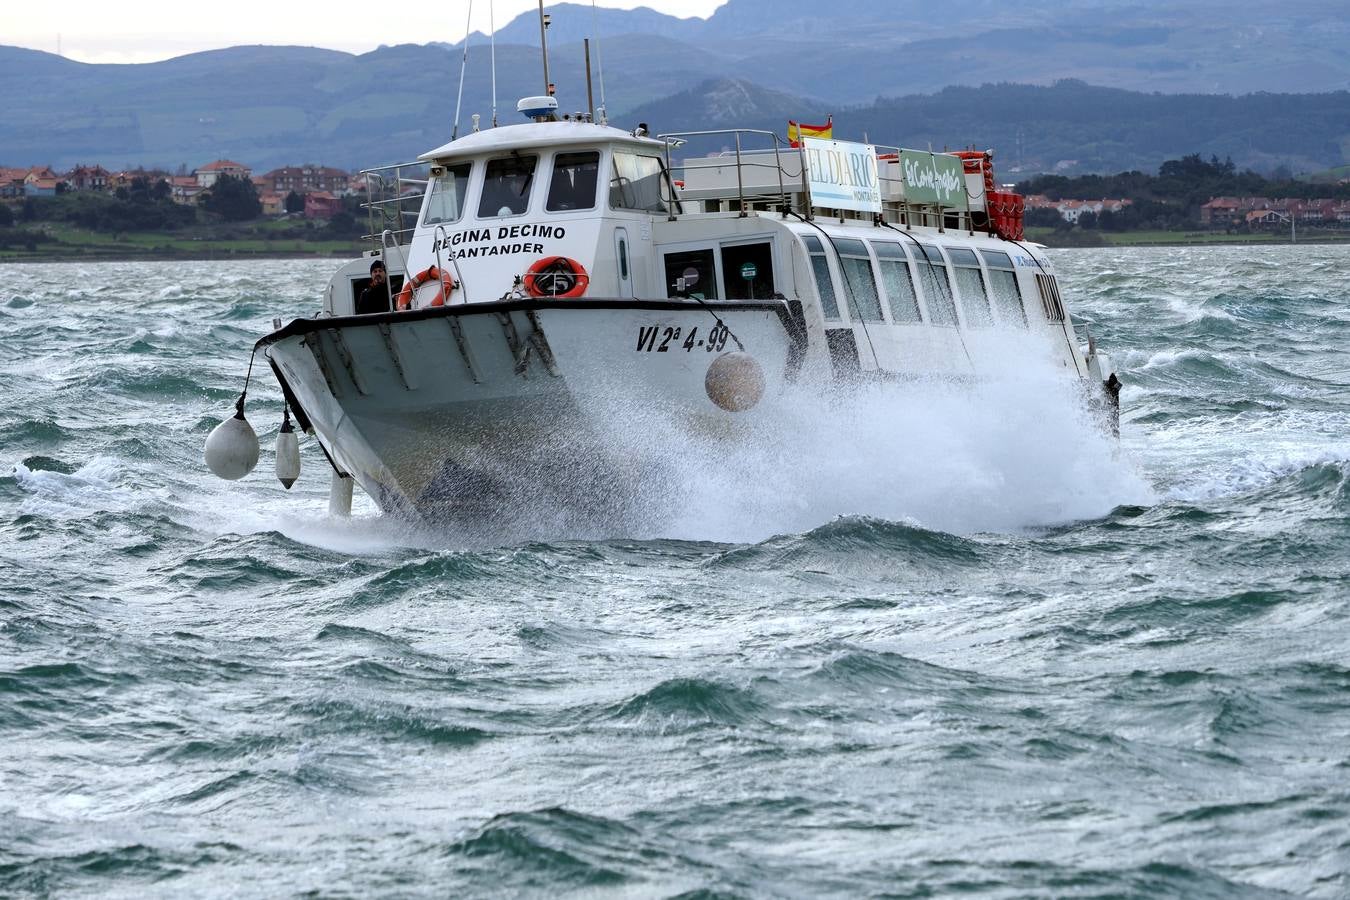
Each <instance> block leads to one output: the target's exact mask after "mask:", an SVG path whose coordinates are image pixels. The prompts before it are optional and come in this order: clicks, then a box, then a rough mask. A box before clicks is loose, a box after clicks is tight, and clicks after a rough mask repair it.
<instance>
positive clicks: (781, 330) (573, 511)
mask: <svg viewBox="0 0 1350 900" xmlns="http://www.w3.org/2000/svg"><path fill="white" fill-rule="evenodd" d="M796 323H797V320H796V319H795V318H794V317H793V315H792V312H791V310H790V309H789V307H788V305H787V304H786V303H784V302H781V301H771V302H760V303H716V304H714V303H707V304H704V303H698V302H690V301H634V300H613V301H607V300H586V301H556V300H539V301H530V300H523V301H506V302H501V303H491V304H468V305H461V306H455V307H442V308H437V309H429V310H415V311H411V312H406V313H392V314H379V315H368V316H349V317H341V318H328V319H302V320H297V321H295V322H292V323H291V324H290V325H288V326H286V327H285V328H283V329H280V330H279V331H277V332H274V333H273V334H271V335H268V336H267V337H265V338H263V339H262V340H261V341H260V342H259V346H260V348H262V349H263V352H264V353H265V354H266V356H267V358H268V360H269V361H270V362H271V365H272V368H273V371H274V372H275V373H276V375H277V378H278V380H279V381H280V382H281V385H282V388H283V390H284V391H285V394H286V397H287V400H288V402H289V403H290V404H291V406H292V409H293V411H294V412H295V413H296V415H297V417H298V418H299V419H300V422H301V425H302V426H304V427H305V428H306V430H307V431H312V433H313V434H314V435H315V436H316V437H317V439H318V441H319V443H320V444H321V445H322V446H323V448H324V451H325V453H326V454H327V455H328V457H329V459H330V460H331V462H332V463H333V465H334V467H335V468H336V469H338V470H339V471H341V472H343V473H346V474H350V475H351V476H352V477H354V478H355V479H356V480H357V482H358V483H359V484H360V485H361V487H362V489H363V490H365V491H366V493H367V494H369V495H370V496H371V497H372V498H373V499H374V500H375V502H376V503H377V504H378V505H379V507H380V508H381V509H382V510H383V511H384V512H386V513H390V514H393V515H396V516H399V517H403V518H408V519H414V520H430V521H435V522H443V521H447V520H448V521H463V522H480V521H484V520H488V521H493V522H501V521H503V520H505V519H507V518H511V517H515V516H519V515H524V516H530V515H538V514H539V510H549V511H550V514H553V515H559V516H563V517H566V519H567V521H565V522H562V523H560V524H564V525H567V526H569V527H577V526H578V525H582V524H584V522H578V521H577V519H594V520H603V521H606V522H611V523H612V522H614V521H616V520H619V521H621V520H622V517H623V513H624V510H625V508H626V507H627V506H629V505H630V504H632V503H634V502H638V503H640V502H641V498H640V495H641V493H642V491H643V488H642V485H643V484H644V482H648V481H650V475H651V473H652V472H653V471H654V470H655V469H658V468H659V467H660V464H661V461H662V455H663V454H664V453H666V452H668V447H667V446H665V445H664V443H665V442H663V441H661V440H657V439H654V435H656V434H658V433H661V432H664V431H666V430H668V429H674V430H677V431H679V432H681V433H683V434H686V435H695V436H697V437H698V438H699V439H701V440H711V441H717V440H723V439H730V438H732V437H734V433H735V432H736V430H737V429H738V428H740V427H743V423H745V422H747V421H749V420H751V419H753V417H754V416H755V415H757V414H758V412H757V410H750V411H748V412H741V413H733V412H728V411H726V410H724V409H722V408H720V407H718V406H717V405H716V404H715V403H714V402H713V401H712V400H711V399H710V398H709V395H708V392H707V391H706V390H705V378H706V375H707V372H708V367H709V365H710V364H711V363H712V361H713V360H715V359H717V358H718V357H719V356H722V355H723V354H725V353H728V352H731V351H735V350H737V348H738V345H739V346H743V347H744V350H745V352H746V353H748V354H749V355H750V356H752V357H753V358H754V360H755V361H756V363H757V364H758V367H759V369H760V370H761V372H762V374H763V377H764V383H765V399H764V401H763V404H762V405H771V404H772V402H773V398H774V397H776V396H777V395H778V394H780V393H781V391H782V390H783V387H784V385H785V384H786V383H787V382H788V381H789V380H791V379H792V378H793V377H794V375H795V371H796V367H797V366H798V365H799V363H800V358H801V338H800V329H799V328H798V326H797V325H796Z"/></svg>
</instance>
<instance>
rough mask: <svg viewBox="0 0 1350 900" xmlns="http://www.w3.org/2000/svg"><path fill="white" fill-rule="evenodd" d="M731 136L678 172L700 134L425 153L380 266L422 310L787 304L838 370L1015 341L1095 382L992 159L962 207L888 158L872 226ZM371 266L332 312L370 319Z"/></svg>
mask: <svg viewBox="0 0 1350 900" xmlns="http://www.w3.org/2000/svg"><path fill="white" fill-rule="evenodd" d="M706 134H708V133H698V135H699V136H706ZM724 134H731V135H734V136H735V143H736V149H735V150H734V151H728V152H726V153H723V154H720V155H716V156H706V157H698V158H693V159H687V160H685V161H684V162H682V163H677V162H675V161H674V160H673V159H672V152H673V151H675V150H678V149H679V148H680V146H681V144H682V143H683V142H684V141H685V140H686V139H687V138H685V137H683V136H663V137H662V138H661V139H655V138H652V137H648V136H647V135H646V134H645V133H644V130H643V129H638V130H637V131H636V132H633V133H630V132H626V131H622V130H619V129H616V128H612V127H608V126H604V125H598V124H594V123H591V122H589V121H585V120H584V119H583V117H581V116H579V115H578V116H577V118H576V120H570V118H569V120H566V121H534V122H530V123H528V124H522V125H512V126H505V127H498V128H493V129H489V130H484V131H475V132H473V133H471V134H469V135H467V136H465V137H462V138H460V139H458V140H455V141H452V142H450V143H448V144H446V145H444V146H442V147H439V148H437V149H435V150H432V151H430V152H429V153H426V154H424V155H423V156H422V157H421V159H420V162H421V164H422V165H424V166H425V170H424V171H425V172H426V174H425V177H424V178H423V179H413V180H410V179H405V178H402V177H401V173H395V177H394V179H393V180H394V183H395V188H394V190H393V191H392V192H391V193H392V195H393V196H392V199H381V200H373V201H372V203H371V207H372V209H373V210H374V211H376V212H381V211H383V210H382V207H385V206H388V207H392V208H393V209H394V212H393V214H392V215H386V216H385V219H384V221H385V222H386V223H387V224H388V225H389V226H394V227H388V228H385V229H381V230H380V231H379V232H378V233H375V234H374V236H375V237H376V238H377V239H378V240H380V243H381V249H380V250H379V251H375V252H374V253H373V254H372V256H376V255H379V256H382V258H384V259H385V261H386V264H387V266H388V270H389V274H390V276H391V278H390V280H391V282H393V283H394V284H395V287H394V288H393V289H392V290H391V292H390V296H391V298H397V295H398V293H399V290H400V288H401V287H402V286H403V285H405V284H406V285H409V287H408V288H407V289H406V290H405V291H403V293H404V294H405V295H406V296H405V298H404V300H405V305H407V306H411V307H416V306H422V305H427V304H428V303H433V304H440V303H447V304H452V305H453V304H458V303H479V302H493V301H498V300H503V299H511V298H524V297H530V296H534V297H554V298H567V299H575V298H583V297H585V298H606V299H614V298H617V299H625V298H633V299H637V300H643V299H646V300H656V299H666V298H683V299H688V300H690V301H691V302H697V301H700V300H704V301H706V300H714V299H716V300H732V301H735V300H748V301H753V300H770V299H781V300H784V301H787V302H789V303H791V304H792V306H793V308H794V310H795V311H796V315H798V316H799V317H800V319H801V320H802V322H803V325H804V326H805V328H806V330H807V333H808V337H809V345H810V347H811V348H812V349H811V351H810V352H811V354H812V355H815V356H817V357H818V358H819V360H820V361H821V362H828V364H829V365H830V366H832V367H833V368H834V370H835V371H836V372H837V373H840V374H843V373H846V372H854V371H860V372H866V371H880V372H887V373H898V374H904V373H912V374H916V375H917V374H922V373H944V372H945V373H953V374H968V373H971V372H974V371H980V370H981V368H982V360H985V359H989V358H991V357H992V356H993V355H994V354H995V352H996V346H997V345H998V344H999V342H1000V341H1002V342H1003V343H1005V344H1006V332H1007V331H1009V330H1011V331H1014V332H1019V333H1023V334H1026V335H1033V334H1034V335H1040V336H1043V337H1047V338H1049V339H1050V340H1049V345H1050V346H1053V347H1054V348H1056V350H1055V352H1056V353H1057V354H1058V355H1059V357H1060V359H1061V362H1062V364H1063V365H1065V366H1068V367H1072V368H1074V369H1076V370H1079V371H1081V372H1082V373H1083V374H1087V355H1088V353H1087V348H1085V347H1082V346H1080V342H1081V341H1082V340H1083V339H1085V338H1086V335H1085V334H1077V335H1075V333H1074V329H1073V325H1072V324H1071V323H1070V321H1069V319H1068V316H1067V315H1066V312H1065V308H1064V305H1063V301H1062V299H1061V297H1060V294H1059V287H1058V284H1057V282H1056V278H1055V275H1054V270H1053V268H1052V266H1051V264H1050V262H1049V260H1048V259H1046V258H1045V256H1044V255H1043V254H1042V253H1041V252H1040V248H1038V247H1036V246H1033V245H1030V244H1028V243H1026V242H1023V241H1020V240H1009V239H1007V235H1006V234H1004V233H1001V228H1000V227H994V224H993V223H994V217H995V214H996V203H998V202H1001V201H999V199H998V198H999V195H998V194H997V193H996V192H995V191H993V190H992V183H993V182H992V169H991V168H989V167H988V166H987V165H986V164H987V162H988V159H989V154H987V153H985V154H979V156H980V157H981V159H980V162H981V166H978V167H975V168H974V169H973V170H972V167H971V166H970V165H969V163H967V166H966V169H965V178H964V179H963V180H962V182H961V184H960V189H961V190H962V191H964V192H965V195H966V196H965V197H964V198H962V199H963V200H964V201H965V202H964V203H961V204H953V205H952V206H949V207H944V206H943V205H941V204H923V203H916V202H912V201H913V199H914V198H913V196H909V197H907V195H906V190H907V185H906V182H905V179H904V177H903V175H902V173H901V171H900V168H901V162H902V160H903V154H904V153H909V152H910V151H900V150H899V149H898V148H895V153H894V154H889V153H881V154H879V155H878V160H879V161H878V164H877V169H878V172H879V175H880V183H879V185H877V188H878V193H879V195H880V197H881V199H882V212H881V213H880V214H875V213H859V212H853V211H850V210H848V209H835V208H828V207H822V206H820V205H818V204H819V202H820V201H819V199H818V198H817V199H816V200H813V199H812V194H811V190H810V187H809V185H808V184H807V179H806V177H805V174H806V171H807V167H808V163H807V160H806V157H805V155H804V153H803V152H802V151H801V150H800V149H797V148H789V147H785V146H779V140H778V139H777V138H776V137H773V141H772V142H773V146H772V147H771V148H770V149H769V150H758V151H744V150H742V149H741V146H742V138H743V137H745V136H749V135H759V136H761V137H762V136H763V135H765V134H767V133H766V132H744V133H742V132H725V133H724ZM879 149H885V148H879ZM410 181H412V182H413V184H412V190H411V191H410V190H408V184H409V183H410ZM909 190H910V191H911V194H915V193H917V192H915V191H913V189H912V188H909ZM414 196H415V197H416V198H417V199H418V200H419V202H420V205H418V206H417V208H416V209H415V210H414V209H411V208H409V207H410V204H408V203H407V202H406V201H407V200H409V199H410V198H412V197H414ZM1017 227H1018V228H1020V224H1019V225H1018V226H1017ZM372 231H373V232H375V229H372ZM370 259H371V257H367V258H365V259H362V260H357V261H353V262H352V263H350V264H349V265H348V266H345V267H344V268H343V269H342V270H341V271H340V272H339V273H338V274H337V276H336V277H335V278H334V281H333V283H332V284H331V285H330V290H329V297H328V301H327V303H326V311H327V312H328V314H330V315H350V314H353V313H355V312H357V309H356V305H355V304H356V298H357V297H359V296H360V288H361V287H363V286H364V285H363V282H364V281H366V280H367V279H368V277H369V276H368V272H367V267H368V266H369V263H370ZM429 273H430V274H429ZM428 282H433V283H428ZM417 285H420V287H417V288H416V290H414V289H413V286H417ZM394 305H395V306H397V305H398V303H397V301H396V302H395V304H394ZM367 311H368V310H361V312H367ZM381 311H382V312H387V311H388V310H387V309H386V310H381ZM996 334H1000V335H1002V337H1000V338H998V339H997V340H996V338H995V335H996Z"/></svg>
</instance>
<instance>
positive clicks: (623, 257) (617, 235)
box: [614, 228, 633, 297]
mask: <svg viewBox="0 0 1350 900" xmlns="http://www.w3.org/2000/svg"><path fill="white" fill-rule="evenodd" d="M630 248H631V245H630V244H629V243H628V229H627V228H615V229H614V259H615V261H616V262H617V263H618V270H619V296H620V297H632V296H633V261H632V260H631V259H630V258H629V256H630V253H629V250H630Z"/></svg>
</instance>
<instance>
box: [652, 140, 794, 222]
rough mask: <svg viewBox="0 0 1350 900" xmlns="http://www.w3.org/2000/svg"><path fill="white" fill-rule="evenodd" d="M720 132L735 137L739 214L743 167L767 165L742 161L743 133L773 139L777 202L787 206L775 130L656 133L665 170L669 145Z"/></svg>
mask: <svg viewBox="0 0 1350 900" xmlns="http://www.w3.org/2000/svg"><path fill="white" fill-rule="evenodd" d="M720 134H730V135H732V136H733V137H734V138H735V141H736V151H735V153H736V202H737V205H738V207H739V212H740V214H741V215H742V216H745V215H746V209H745V207H746V197H745V176H744V172H743V169H744V167H745V166H746V165H756V166H757V167H763V168H767V166H762V164H756V163H746V162H744V160H743V157H744V156H745V155H746V151H745V150H744V149H743V147H742V144H741V135H744V134H755V135H762V136H766V137H768V138H771V139H772V140H773V155H774V168H775V169H776V170H777V172H778V197H779V202H780V203H781V204H782V205H783V206H787V188H786V187H785V185H784V182H783V164H782V138H780V137H779V136H778V132H776V131H765V130H763V129H759V128H716V129H712V130H708V131H672V132H668V133H665V134H658V135H657V136H656V137H657V140H660V141H662V142H663V143H664V144H665V151H666V171H667V172H671V171H672V167H671V162H670V150H671V147H672V146H675V147H678V146H681V145H683V144H684V143H686V139H688V138H696V137H711V136H714V135H720ZM750 152H751V153H761V152H763V153H767V152H769V151H767V150H764V151H759V150H755V151H750Z"/></svg>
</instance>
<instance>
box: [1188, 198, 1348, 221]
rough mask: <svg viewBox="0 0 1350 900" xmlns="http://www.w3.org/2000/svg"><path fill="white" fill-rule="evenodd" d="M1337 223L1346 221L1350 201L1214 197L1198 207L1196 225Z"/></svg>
mask: <svg viewBox="0 0 1350 900" xmlns="http://www.w3.org/2000/svg"><path fill="white" fill-rule="evenodd" d="M1291 220H1292V221H1295V222H1297V223H1299V224H1302V225H1339V224H1342V223H1345V222H1350V200H1332V199H1327V198H1319V199H1315V200H1300V199H1297V198H1293V199H1290V198H1278V199H1271V198H1270V197H1214V198H1212V199H1210V200H1209V201H1208V202H1207V203H1205V204H1204V205H1203V206H1201V207H1200V224H1202V225H1210V226H1213V227H1215V228H1233V227H1241V226H1245V227H1247V228H1274V227H1288V225H1289V223H1290V221H1291Z"/></svg>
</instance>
